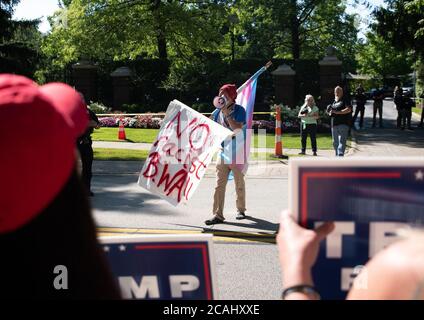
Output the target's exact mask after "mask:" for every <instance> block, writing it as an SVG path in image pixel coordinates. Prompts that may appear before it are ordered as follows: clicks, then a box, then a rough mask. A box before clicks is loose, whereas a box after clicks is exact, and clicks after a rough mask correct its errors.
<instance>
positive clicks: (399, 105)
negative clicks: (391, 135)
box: [393, 86, 403, 128]
mask: <svg viewBox="0 0 424 320" xmlns="http://www.w3.org/2000/svg"><path fill="white" fill-rule="evenodd" d="M393 102H394V103H395V106H396V110H397V112H398V116H397V119H396V126H397V127H398V128H400V127H401V121H402V110H403V91H402V88H400V87H398V86H396V87H395V91H394V93H393Z"/></svg>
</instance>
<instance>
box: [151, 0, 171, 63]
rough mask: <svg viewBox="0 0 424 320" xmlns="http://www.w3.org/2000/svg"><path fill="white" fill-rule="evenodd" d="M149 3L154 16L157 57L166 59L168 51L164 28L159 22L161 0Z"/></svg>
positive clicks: (153, 0)
mask: <svg viewBox="0 0 424 320" xmlns="http://www.w3.org/2000/svg"><path fill="white" fill-rule="evenodd" d="M151 4H152V6H151V8H152V14H153V18H154V24H155V28H156V40H157V47H158V55H159V59H163V60H166V59H168V51H167V46H166V35H165V30H164V27H163V26H162V24H161V19H160V6H161V0H152V2H151Z"/></svg>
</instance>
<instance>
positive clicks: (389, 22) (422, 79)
mask: <svg viewBox="0 0 424 320" xmlns="http://www.w3.org/2000/svg"><path fill="white" fill-rule="evenodd" d="M386 3H387V7H386V8H383V7H380V8H378V9H376V10H375V11H374V15H375V17H376V19H377V22H376V23H375V24H374V25H373V26H372V27H373V29H374V30H375V31H376V32H377V33H378V34H379V35H380V36H382V37H384V38H385V39H387V41H389V42H390V43H391V44H392V45H393V46H394V47H395V48H397V49H398V50H409V52H410V53H411V54H412V55H413V57H414V60H415V61H416V63H415V65H414V68H415V70H416V72H417V82H416V84H417V88H416V89H417V90H416V92H417V95H422V94H424V3H423V1H422V0H412V1H411V0H409V1H408V0H387V1H386Z"/></svg>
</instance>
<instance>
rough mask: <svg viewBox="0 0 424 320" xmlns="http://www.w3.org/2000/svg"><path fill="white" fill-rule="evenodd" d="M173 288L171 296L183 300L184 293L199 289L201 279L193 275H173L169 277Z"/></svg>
mask: <svg viewBox="0 0 424 320" xmlns="http://www.w3.org/2000/svg"><path fill="white" fill-rule="evenodd" d="M169 284H170V286H171V296H172V297H173V298H182V297H183V291H195V290H197V289H198V288H199V285H200V281H199V278H197V277H196V276H192V275H173V276H169Z"/></svg>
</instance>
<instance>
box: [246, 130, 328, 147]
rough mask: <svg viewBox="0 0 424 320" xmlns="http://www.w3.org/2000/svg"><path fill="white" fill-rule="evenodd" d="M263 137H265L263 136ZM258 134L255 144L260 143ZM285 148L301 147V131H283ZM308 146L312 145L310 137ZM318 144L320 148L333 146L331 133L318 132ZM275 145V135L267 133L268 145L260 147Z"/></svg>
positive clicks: (254, 140)
mask: <svg viewBox="0 0 424 320" xmlns="http://www.w3.org/2000/svg"><path fill="white" fill-rule="evenodd" d="M261 139H263V138H261ZM258 140H259V139H258V135H257V134H255V135H254V137H253V146H254V147H256V146H257V145H258ZM282 142H283V150H284V149H300V148H301V142H300V134H299V133H283V135H282ZM306 143H307V148H310V147H311V140H310V139H309V137H308V140H307V142H306ZM317 146H318V150H319V149H321V150H327V149H332V148H333V143H332V141H331V134H330V133H319V134H317ZM274 147H275V135H274V134H267V135H266V146H259V148H274Z"/></svg>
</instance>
